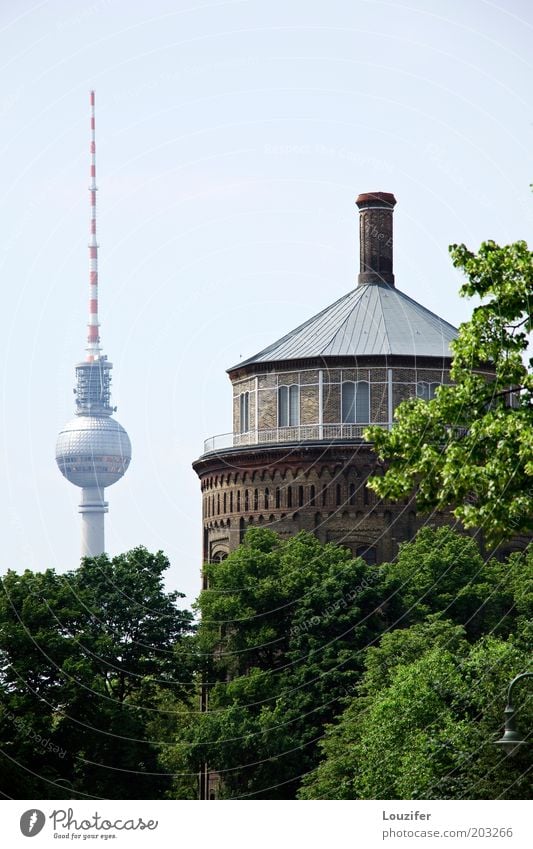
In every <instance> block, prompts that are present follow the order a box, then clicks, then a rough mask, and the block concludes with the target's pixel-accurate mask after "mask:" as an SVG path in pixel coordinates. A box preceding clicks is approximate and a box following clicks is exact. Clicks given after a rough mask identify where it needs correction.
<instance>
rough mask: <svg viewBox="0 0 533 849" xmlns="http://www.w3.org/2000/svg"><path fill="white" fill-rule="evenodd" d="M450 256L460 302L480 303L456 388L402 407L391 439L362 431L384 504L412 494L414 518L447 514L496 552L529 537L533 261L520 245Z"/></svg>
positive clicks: (457, 354) (459, 356) (454, 373)
mask: <svg viewBox="0 0 533 849" xmlns="http://www.w3.org/2000/svg"><path fill="white" fill-rule="evenodd" d="M450 251H451V255H452V260H453V264H454V266H455V267H456V268H460V269H462V270H463V271H464V273H465V274H466V275H467V277H468V282H467V283H465V284H464V285H463V287H462V290H461V294H462V295H465V296H478V297H479V298H481V299H482V303H481V304H480V305H479V306H477V307H476V308H475V309H474V311H473V315H472V318H471V319H470V321H468V322H465V323H464V324H462V325H461V326H460V328H459V336H458V339H457V340H456V341H455V342H454V343H453V357H454V358H453V364H452V369H451V377H452V380H453V381H454V385H449V386H441V387H440V388H439V390H438V391H437V396H436V398H434V399H433V400H431V401H429V402H425V401H421V400H416V399H412V400H410V401H405V402H403V403H402V404H400V405H399V406H398V408H397V409H396V411H395V418H396V422H395V425H394V427H393V428H392V430H391V431H384V430H383V429H381V428H378V427H370V428H368V429H367V430H366V432H365V436H366V438H367V439H368V440H370V441H372V442H374V445H375V450H376V452H377V453H378V455H379V457H381V458H382V459H383V460H385V461H386V462H387V464H388V468H387V471H386V474H385V475H384V476H383V477H375V478H374V479H373V480H372V482H371V486H372V488H373V489H374V490H375V491H376V492H377V493H378V494H379V495H380V496H381V497H383V498H392V499H399V498H403V497H404V496H406V495H408V494H409V493H410V492H411V491H412V489H413V488H414V487H416V491H417V504H418V508H419V509H420V510H423V511H424V510H425V511H429V510H433V509H437V510H441V509H444V508H447V507H452V509H453V512H454V514H455V516H456V517H457V518H458V519H460V520H461V521H462V522H463V524H464V526H465V527H467V528H473V527H480V528H483V529H484V531H485V532H486V534H487V536H488V538H489V539H490V540H491V541H492V542H495V543H499V542H500V541H501V540H502V539H508V538H510V537H512V536H513V535H515V534H517V533H526V534H530V533H531V532H532V531H533V459H532V458H533V375H532V371H531V365H532V359H531V358H530V359H529V360H528V364H527V365H526V352H527V346H528V333H530V332H531V329H532V324H533V318H532V316H533V308H532V307H533V254H532V253H531V252H530V251H529V250H528V247H527V245H526V243H525V242H516V243H515V244H512V245H506V246H504V247H499V246H498V245H496V244H495V243H494V242H492V241H489V242H484V243H483V244H482V245H481V247H480V249H479V252H478V253H477V254H474V253H472V252H471V251H469V250H468V249H467V248H466V247H465V246H464V245H453V246H452V247H451V248H450ZM528 366H529V367H528ZM487 371H489V372H491V375H492V376H491V377H490V379H487V377H486V372H487ZM482 372H485V375H484V374H483V373H482Z"/></svg>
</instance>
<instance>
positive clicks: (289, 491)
mask: <svg viewBox="0 0 533 849" xmlns="http://www.w3.org/2000/svg"><path fill="white" fill-rule="evenodd" d="M287 507H292V486H288V487H287Z"/></svg>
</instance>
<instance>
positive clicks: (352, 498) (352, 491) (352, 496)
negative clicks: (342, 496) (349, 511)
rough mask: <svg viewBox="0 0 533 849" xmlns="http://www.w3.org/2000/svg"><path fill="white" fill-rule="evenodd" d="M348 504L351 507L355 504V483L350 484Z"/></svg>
mask: <svg viewBox="0 0 533 849" xmlns="http://www.w3.org/2000/svg"><path fill="white" fill-rule="evenodd" d="M350 505H351V506H352V507H354V506H355V484H354V483H351V484H350Z"/></svg>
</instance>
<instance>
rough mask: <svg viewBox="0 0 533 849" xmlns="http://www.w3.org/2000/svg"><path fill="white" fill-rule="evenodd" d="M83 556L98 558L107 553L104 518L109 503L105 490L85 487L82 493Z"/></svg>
mask: <svg viewBox="0 0 533 849" xmlns="http://www.w3.org/2000/svg"><path fill="white" fill-rule="evenodd" d="M79 512H80V513H81V556H82V557H97V556H98V555H99V554H103V553H104V551H105V537H104V516H105V514H106V513H107V512H108V503H107V501H105V500H104V490H103V489H99V488H98V487H96V486H94V487H89V486H87V487H83V489H82V491H81V503H80V506H79Z"/></svg>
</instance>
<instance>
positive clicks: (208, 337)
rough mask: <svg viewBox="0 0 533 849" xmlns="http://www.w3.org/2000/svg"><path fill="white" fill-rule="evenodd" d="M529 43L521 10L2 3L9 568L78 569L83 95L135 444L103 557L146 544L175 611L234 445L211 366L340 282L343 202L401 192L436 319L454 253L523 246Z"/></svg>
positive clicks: (346, 211)
mask: <svg viewBox="0 0 533 849" xmlns="http://www.w3.org/2000/svg"><path fill="white" fill-rule="evenodd" d="M532 43H533V6H532V5H531V4H530V3H529V2H528V1H527V0H507V2H500V3H498V2H486V0H469V2H463V0H461V2H459V0H409V2H402V0H390V2H380V0H369V1H368V2H365V0H328V2H304V0H283V2H279V0H269V2H265V0H242V2H219V3H209V2H206V3H201V2H195V0H189V2H180V1H179V0H178V2H175V0H174V2H171V0H167V1H166V2H164V0H152V2H142V0H133V2H126V0H100V2H99V1H98V0H95V2H90V0H86V2H77V0H75V1H74V2H73V0H50V2H41V3H30V2H25V0H18V2H15V0H8V2H6V0H3V1H2V2H0V57H1V59H0V65H1V66H2V71H3V74H2V79H3V86H2V91H1V93H0V122H1V124H2V134H1V141H0V147H1V153H2V166H3V167H2V173H3V180H2V185H1V189H0V197H1V202H0V215H1V231H0V232H1V238H0V266H1V275H2V287H3V297H4V301H3V303H4V310H3V315H4V332H3V334H2V340H1V346H2V379H1V385H2V423H1V431H2V447H3V451H2V466H3V470H2V489H1V493H2V496H1V498H2V505H1V507H2V516H3V533H2V545H1V549H0V551H1V554H0V557H1V564H0V566H1V569H2V571H3V570H5V569H6V568H8V567H13V568H17V569H20V568H23V567H25V566H28V567H30V568H45V567H47V566H56V567H57V568H59V569H66V568H72V567H74V566H76V565H77V563H78V559H79V545H80V527H79V516H78V514H77V504H78V501H79V490H77V489H76V488H75V487H73V486H71V485H70V484H68V483H67V482H66V481H65V480H64V479H63V478H62V476H61V475H60V474H59V472H58V470H57V468H56V465H55V461H54V446H55V440H56V436H57V433H58V431H59V429H60V428H61V426H62V425H63V424H64V423H65V422H66V421H67V420H68V419H69V418H71V417H72V415H73V395H72V387H73V385H74V365H75V363H76V361H78V360H79V359H82V358H83V355H84V344H85V335H86V327H85V325H86V309H87V293H88V283H87V276H88V275H87V267H88V260H87V248H86V245H87V233H88V220H89V218H88V209H89V205H88V203H89V201H88V191H87V186H88V176H87V174H88V90H89V88H91V87H94V88H95V89H96V97H97V145H98V164H97V168H98V186H99V194H98V203H99V220H98V229H99V244H100V295H101V299H100V303H101V321H102V328H101V330H102V341H103V346H104V350H105V352H106V353H107V354H108V355H109V358H110V360H111V361H112V362H113V363H114V367H115V368H114V372H113V378H114V379H113V401H114V403H115V404H116V405H117V406H118V413H117V418H118V420H119V421H120V422H121V423H122V424H123V425H124V426H125V427H126V429H127V430H128V433H129V434H130V437H131V440H132V445H133V460H132V464H131V467H130V469H129V471H128V473H127V475H126V477H125V478H124V479H123V481H121V482H120V483H118V484H117V485H116V486H114V487H112V488H110V489H109V490H108V498H109V502H110V513H109V515H108V518H107V528H106V532H107V543H108V548H109V550H110V552H111V553H112V554H114V553H118V552H119V551H123V550H126V549H128V548H131V547H133V546H135V545H137V544H140V543H143V544H144V545H146V546H147V547H148V548H150V549H157V548H162V549H163V550H164V551H165V552H166V553H167V554H168V555H169V557H170V559H171V562H172V572H171V574H170V576H169V585H171V586H173V587H176V588H179V589H182V590H185V591H186V592H188V593H189V594H190V595H191V596H194V595H196V593H197V590H198V587H199V569H200V556H201V548H200V541H201V511H200V491H199V485H198V482H197V479H196V477H195V475H194V473H193V471H192V470H191V461H192V460H193V459H194V458H195V457H197V456H198V455H199V454H200V453H201V450H202V441H203V439H204V438H205V437H207V436H210V435H211V434H214V433H221V432H225V431H228V430H230V427H231V421H230V415H231V403H230V399H231V393H230V384H229V381H228V378H227V375H226V374H225V369H226V368H227V367H229V366H231V365H233V364H234V363H236V362H238V360H239V358H240V357H241V355H242V357H243V358H244V357H247V356H250V355H251V354H253V353H254V352H255V351H257V350H259V349H260V348H262V347H264V346H265V345H266V344H268V343H270V342H272V341H274V340H275V339H276V338H278V337H279V336H281V335H283V334H284V333H286V332H287V331H288V330H290V329H291V328H292V327H294V326H296V325H297V324H299V323H301V322H302V321H303V320H304V319H306V318H308V317H309V316H311V315H312V314H313V313H315V312H317V311H318V310H320V309H322V308H323V307H324V306H326V305H327V304H328V303H330V302H332V301H333V300H335V299H336V298H338V297H340V296H341V295H342V294H344V293H345V292H347V291H348V290H349V289H350V288H351V287H352V286H353V285H354V281H355V277H356V274H357V271H358V267H357V264H358V251H357V216H356V209H355V206H354V200H355V197H356V195H357V194H358V193H359V192H365V191H375V190H382V191H390V192H394V194H395V195H396V198H397V201H398V204H397V207H396V212H395V272H396V283H397V285H398V286H399V288H401V289H402V290H403V291H405V292H406V293H407V294H409V295H410V296H411V297H413V298H415V299H416V300H419V301H421V302H422V303H423V304H424V305H425V306H427V307H428V308H430V309H432V310H434V311H435V312H437V313H438V314H440V315H442V316H443V317H444V318H445V319H447V320H448V321H451V322H452V323H455V324H457V323H459V322H460V321H461V320H463V319H465V318H466V317H467V316H468V314H469V310H470V307H469V305H468V304H467V303H465V302H462V301H461V300H460V299H459V298H458V295H457V289H458V286H459V283H460V278H459V277H458V275H457V273H456V272H455V271H454V270H453V269H452V267H451V265H450V262H449V259H448V255H447V245H448V244H449V243H451V242H454V241H459V242H461V241H464V242H466V243H467V244H468V245H469V246H471V247H474V248H475V247H477V246H478V244H479V243H480V242H481V241H482V240H483V239H486V238H493V239H496V240H497V241H500V242H509V241H514V240H516V239H519V238H524V239H530V240H531V233H532V228H533V196H532V195H531V192H530V190H529V183H530V182H533V167H532V162H531V151H532V135H533V108H532V104H531V91H532V90H533V85H532V84H533V79H532V61H531V44H532Z"/></svg>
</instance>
